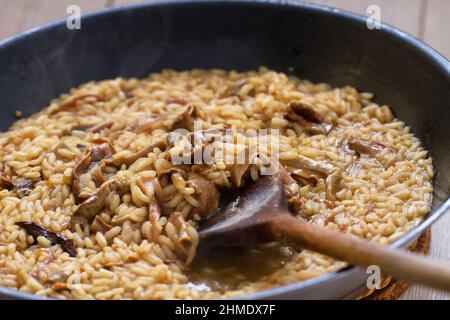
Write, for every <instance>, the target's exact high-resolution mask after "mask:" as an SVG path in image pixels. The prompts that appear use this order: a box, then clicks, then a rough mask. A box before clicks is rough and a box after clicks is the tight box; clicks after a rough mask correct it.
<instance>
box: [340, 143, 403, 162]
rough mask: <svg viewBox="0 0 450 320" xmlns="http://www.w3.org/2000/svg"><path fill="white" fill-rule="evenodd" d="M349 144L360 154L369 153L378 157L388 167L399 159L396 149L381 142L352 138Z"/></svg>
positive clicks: (373, 156)
mask: <svg viewBox="0 0 450 320" xmlns="http://www.w3.org/2000/svg"><path fill="white" fill-rule="evenodd" d="M348 146H349V148H350V149H352V150H354V151H356V152H357V153H359V154H367V155H369V156H371V157H372V158H375V159H377V160H378V161H379V162H380V163H382V164H383V165H384V166H386V167H389V166H391V165H392V164H393V163H394V162H395V161H396V160H397V154H396V153H395V151H394V150H392V149H391V148H389V147H388V146H386V145H384V144H382V143H379V142H374V141H369V140H363V139H357V138H350V139H348Z"/></svg>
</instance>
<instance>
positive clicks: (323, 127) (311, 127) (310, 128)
mask: <svg viewBox="0 0 450 320" xmlns="http://www.w3.org/2000/svg"><path fill="white" fill-rule="evenodd" d="M286 118H287V119H288V120H290V121H293V122H295V123H297V124H298V125H300V127H301V128H302V129H303V130H304V131H305V132H306V133H309V134H313V135H314V134H323V135H327V134H329V133H330V132H331V130H333V125H331V124H326V123H322V124H319V123H313V122H308V121H306V120H305V119H304V118H303V117H301V116H299V115H297V114H295V113H291V112H288V113H287V114H286Z"/></svg>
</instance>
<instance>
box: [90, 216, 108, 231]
mask: <svg viewBox="0 0 450 320" xmlns="http://www.w3.org/2000/svg"><path fill="white" fill-rule="evenodd" d="M91 229H92V230H93V231H95V232H98V231H99V232H101V233H106V232H108V231H109V230H111V229H112V225H110V224H109V223H107V222H106V221H105V220H103V218H102V217H100V216H95V219H94V222H92V224H91Z"/></svg>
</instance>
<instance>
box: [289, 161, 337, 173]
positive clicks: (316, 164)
mask: <svg viewBox="0 0 450 320" xmlns="http://www.w3.org/2000/svg"><path fill="white" fill-rule="evenodd" d="M281 162H282V163H283V164H284V165H286V166H289V167H292V168H300V169H308V170H312V171H316V172H318V173H321V174H323V175H325V176H329V175H331V174H333V173H334V172H335V171H336V167H335V166H333V165H332V164H330V163H328V162H325V161H316V160H313V159H310V158H307V157H304V156H299V157H298V158H297V159H293V160H281Z"/></svg>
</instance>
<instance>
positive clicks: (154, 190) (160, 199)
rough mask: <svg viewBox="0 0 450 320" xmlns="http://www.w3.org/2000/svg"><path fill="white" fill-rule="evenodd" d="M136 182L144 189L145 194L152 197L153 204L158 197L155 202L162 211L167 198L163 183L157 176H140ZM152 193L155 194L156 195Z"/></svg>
mask: <svg viewBox="0 0 450 320" xmlns="http://www.w3.org/2000/svg"><path fill="white" fill-rule="evenodd" d="M136 184H137V186H138V187H139V188H140V189H141V190H142V192H144V194H145V195H147V196H148V197H149V198H150V201H151V203H152V204H153V203H154V202H153V199H156V203H154V204H155V205H157V206H158V207H159V211H161V210H162V209H163V208H164V202H165V199H164V195H163V191H162V188H161V184H160V183H159V181H158V179H157V178H147V177H140V178H139V179H138V180H137V181H136ZM152 195H154V197H153V196H152ZM149 210H150V204H149Z"/></svg>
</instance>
